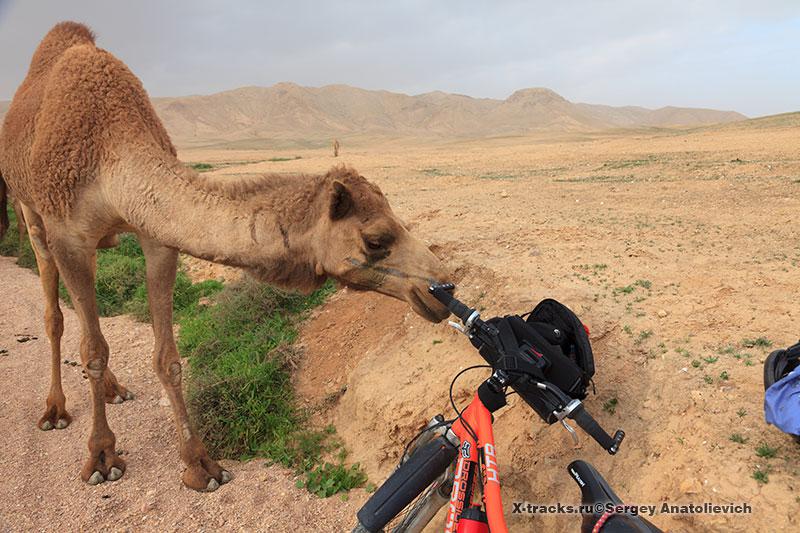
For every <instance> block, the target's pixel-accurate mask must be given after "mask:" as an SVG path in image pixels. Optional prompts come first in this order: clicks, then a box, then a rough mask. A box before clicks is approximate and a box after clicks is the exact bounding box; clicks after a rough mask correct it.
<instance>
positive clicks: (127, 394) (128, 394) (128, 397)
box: [125, 391, 136, 400]
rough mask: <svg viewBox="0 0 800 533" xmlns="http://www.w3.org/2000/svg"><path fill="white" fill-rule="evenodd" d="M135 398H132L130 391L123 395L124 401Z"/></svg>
mask: <svg viewBox="0 0 800 533" xmlns="http://www.w3.org/2000/svg"><path fill="white" fill-rule="evenodd" d="M135 398H136V396H134V395H133V393H132V392H131V391H128V392H126V393H125V400H133V399H135Z"/></svg>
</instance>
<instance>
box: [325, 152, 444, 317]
mask: <svg viewBox="0 0 800 533" xmlns="http://www.w3.org/2000/svg"><path fill="white" fill-rule="evenodd" d="M323 186H324V187H325V189H326V190H325V191H324V192H323V195H322V196H323V200H324V206H325V207H324V213H323V215H322V216H321V217H320V218H321V220H320V223H319V226H318V227H317V231H318V233H319V234H318V235H316V237H317V238H316V239H315V240H316V242H317V243H319V247H320V248H319V249H318V250H317V254H316V256H317V264H316V265H315V270H316V273H317V275H319V276H322V275H326V276H330V277H332V278H334V279H336V280H337V281H339V282H340V283H342V284H344V285H346V286H348V287H352V288H354V289H359V290H371V291H377V292H380V293H382V294H386V295H388V296H392V297H394V298H397V299H399V300H404V301H406V302H408V304H409V305H410V306H411V308H412V309H413V310H414V311H415V312H416V313H417V314H419V315H420V316H422V317H423V318H425V319H427V320H430V321H431V322H440V321H441V320H444V319H445V318H447V316H448V315H449V313H448V311H447V309H446V308H445V307H444V306H442V305H441V304H440V303H439V302H438V300H436V299H435V298H433V296H431V295H430V294H429V293H428V287H429V286H430V284H431V283H432V282H434V281H440V282H441V281H447V280H448V279H449V272H448V270H447V269H446V268H445V266H444V265H443V264H442V262H441V261H439V259H438V258H437V257H436V256H435V255H434V254H433V253H432V252H431V251H430V249H429V248H428V247H427V246H426V245H425V244H423V243H422V242H421V241H419V240H417V239H416V238H414V236H412V235H411V233H410V232H409V231H408V229H407V228H406V226H405V225H404V224H403V223H402V222H401V221H400V219H398V218H397V216H395V214H394V213H393V212H392V208H391V207H389V202H388V201H387V200H386V197H385V196H384V195H383V193H382V192H381V190H380V189H379V188H378V187H377V186H376V185H374V184H372V183H369V182H368V181H367V180H366V179H364V178H363V177H362V176H360V175H359V174H358V172H356V171H355V170H353V169H351V168H346V167H336V168H334V169H332V170H331V171H330V172H328V174H327V175H326V179H325V180H324V185H323Z"/></svg>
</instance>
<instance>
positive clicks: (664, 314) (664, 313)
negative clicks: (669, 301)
mask: <svg viewBox="0 0 800 533" xmlns="http://www.w3.org/2000/svg"><path fill="white" fill-rule="evenodd" d="M668 314H669V313H667V312H666V311H665V310H664V309H659V310H658V317H659V318H666V316H667V315H668Z"/></svg>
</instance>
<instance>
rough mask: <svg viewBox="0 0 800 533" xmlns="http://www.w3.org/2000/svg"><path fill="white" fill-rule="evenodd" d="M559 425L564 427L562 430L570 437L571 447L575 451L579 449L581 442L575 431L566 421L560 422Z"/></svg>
mask: <svg viewBox="0 0 800 533" xmlns="http://www.w3.org/2000/svg"><path fill="white" fill-rule="evenodd" d="M561 425H562V426H564V429H566V430H567V431H568V432H569V434H570V436H571V437H572V447H573V448H574V449H576V450H578V449H580V447H581V441H580V438H578V433H577V432H576V431H575V429H573V427H572V426H570V425H569V424H568V423H567V421H566V420H561Z"/></svg>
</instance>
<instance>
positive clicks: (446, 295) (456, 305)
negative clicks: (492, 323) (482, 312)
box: [428, 283, 475, 325]
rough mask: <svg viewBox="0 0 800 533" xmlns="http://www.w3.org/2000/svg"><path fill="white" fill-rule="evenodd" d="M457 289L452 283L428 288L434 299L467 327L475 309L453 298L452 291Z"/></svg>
mask: <svg viewBox="0 0 800 533" xmlns="http://www.w3.org/2000/svg"><path fill="white" fill-rule="evenodd" d="M455 288H456V286H455V285H454V284H452V283H441V284H434V285H431V286H430V287H429V288H428V292H430V293H431V294H432V295H433V297H434V298H436V299H437V300H439V301H440V302H442V304H443V305H444V306H445V307H447V309H449V310H450V312H451V313H453V314H454V315H456V316H457V317H458V318H460V319H461V322H463V323H464V324H465V325H466V323H467V320H469V317H470V316H472V314H473V313H474V312H475V309H472V308H470V307H468V306H467V305H465V304H463V303H461V302H460V301H459V300H458V299H456V298H455V297H454V296H453V292H452V291H453V289H455Z"/></svg>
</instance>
